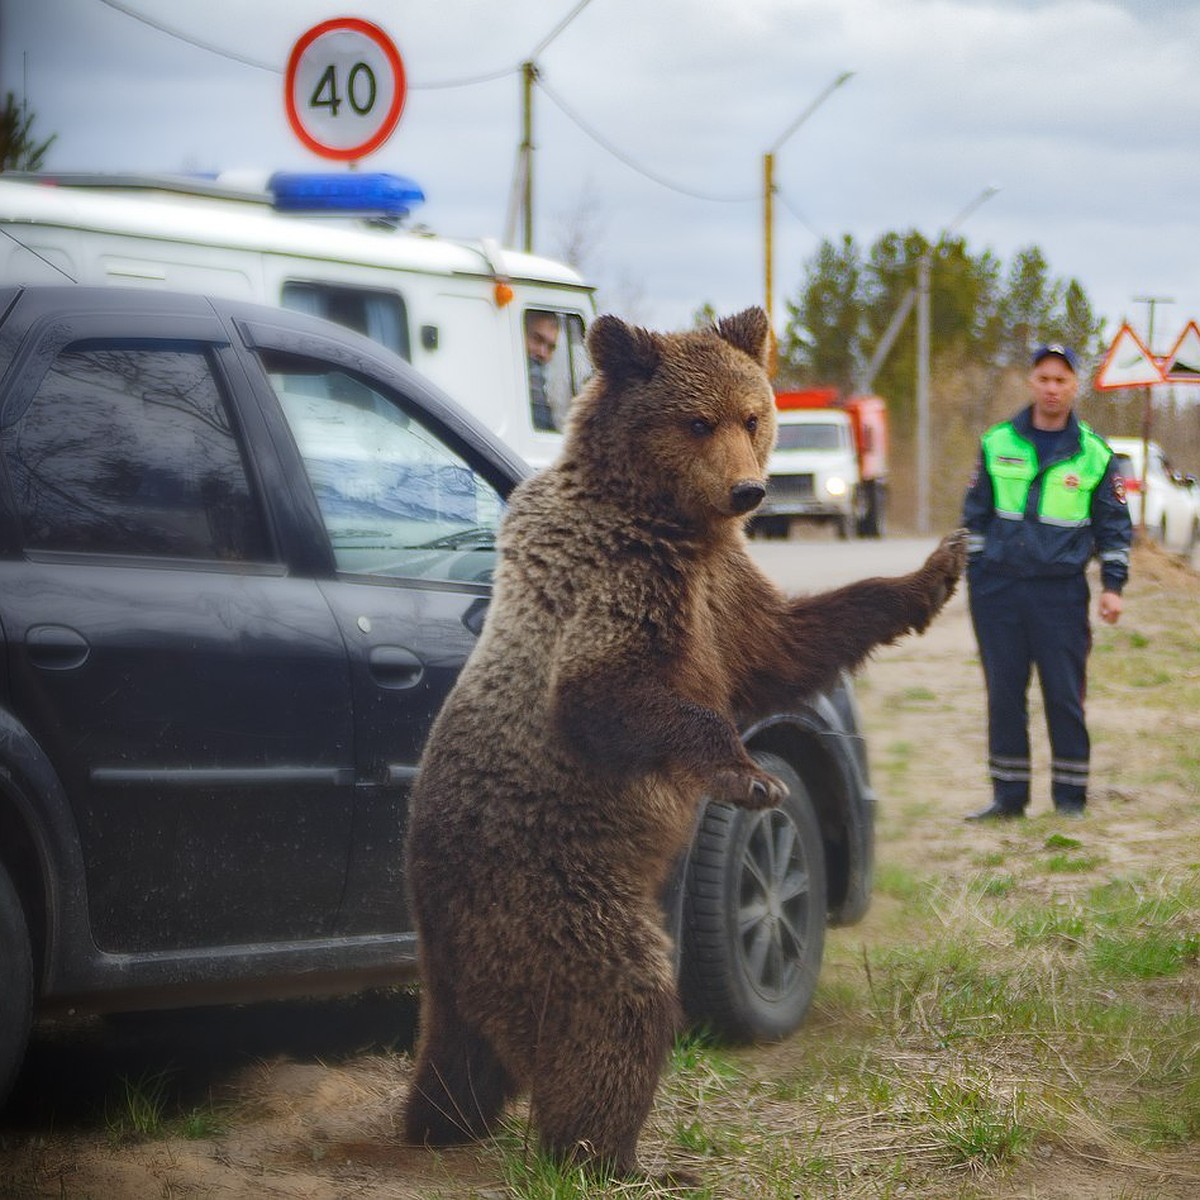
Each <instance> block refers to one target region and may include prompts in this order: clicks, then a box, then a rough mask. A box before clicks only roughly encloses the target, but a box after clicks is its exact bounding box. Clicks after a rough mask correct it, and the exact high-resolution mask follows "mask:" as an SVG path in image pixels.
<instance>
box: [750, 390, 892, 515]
mask: <svg viewBox="0 0 1200 1200" xmlns="http://www.w3.org/2000/svg"><path fill="white" fill-rule="evenodd" d="M775 404H776V407H777V409H778V410H779V411H778V414H777V416H778V426H779V432H778V437H777V439H776V444H775V450H774V451H773V453H772V455H771V459H770V462H769V463H768V467H767V471H768V475H769V478H768V481H767V497H766V499H765V500H764V501H763V504H762V506H761V507H760V508H759V510H758V511H757V513H756V514H755V516H754V518H753V520H752V522H751V525H750V532H751V533H763V534H765V535H767V536H771V535H775V536H779V537H786V536H787V534H788V532H789V530H790V528H791V525H792V522H793V521H807V522H817V523H821V524H831V525H833V526H834V527H835V530H836V532H837V535H838V537H840V538H851V537H882V536H883V534H884V529H885V525H886V514H887V453H888V427H887V405H886V403H885V402H884V400H883V399H882V398H881V397H880V396H849V397H846V398H844V399H843V398H842V396H841V394H840V393H839V392H838V390H837V388H832V387H819V388H808V389H807V390H804V391H795V392H777V393H776V396H775Z"/></svg>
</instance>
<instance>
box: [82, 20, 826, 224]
mask: <svg viewBox="0 0 1200 1200" xmlns="http://www.w3.org/2000/svg"><path fill="white" fill-rule="evenodd" d="M590 2H591V0H580V2H579V3H578V4H577V5H576V6H575V7H574V8H573V9H572V10H571V12H570V13H568V14H567V16H566V17H564V18H563V20H562V21H560V22H559V23H558V24H557V25H556V26H555V27H554V29H552V30H551V31H550V33H549V34H547V35H546V37H544V38H543V39H542V41H541V43H540V44H539V47H538V49H539V50H540V49H541V48H543V47H544V46H546V45H547V44H548V43H549V42H550V41H551V40H552V39H553V38H554V37H555V36H556V35H557V34H558V33H559V32H560V31H561V30H562V28H563V27H564V26H565V25H566V24H567V23H568V22H569V21H570V20H572V19H573V18H574V17H575V16H576V15H577V14H578V13H579V12H580V11H581V10H582V9H583V8H584V7H585V6H586V5H587V4H589V3H590ZM100 3H101V4H105V5H107V6H108V7H109V8H111V9H114V10H115V11H117V12H119V13H121V14H123V15H124V16H127V17H129V18H130V19H131V20H134V21H138V22H140V23H141V24H143V25H147V26H149V27H150V28H151V29H154V30H157V32H159V33H161V34H164V35H166V36H167V37H170V38H174V39H175V40H176V41H180V42H184V43H186V44H187V45H189V46H195V47H196V48H197V49H199V50H205V51H207V52H208V53H210V54H216V55H218V56H220V57H221V58H227V59H230V60H231V61H233V62H237V63H241V64H242V65H243V66H247V67H254V68H255V69H256V70H260V71H270V72H271V73H272V74H275V75H282V74H283V73H284V72H283V69H282V68H281V67H278V66H276V65H275V64H274V63H267V62H262V61H260V60H258V59H254V58H249V57H247V56H246V55H244V54H238V53H236V52H234V51H232V50H227V49H225V48H224V47H223V46H218V45H215V44H214V43H212V42H206V41H202V40H201V39H199V38H195V37H192V36H191V35H190V34H186V33H183V32H181V31H180V30H178V29H172V28H171V27H170V26H168V25H164V24H163V23H162V22H161V21H156V20H154V19H153V18H151V17H148V16H146V15H145V13H140V12H138V11H136V10H135V9H133V8H130V7H129V6H128V5H127V4H123V3H121V0H100ZM535 53H536V52H535ZM520 69H521V68H520V66H519V65H514V66H511V67H502V68H499V69H498V70H495V71H488V72H484V73H482V74H480V75H470V76H464V77H462V78H460V79H442V80H436V81H434V82H430V83H413V82H410V83H409V84H408V86H409V87H410V88H412V89H414V90H417V89H427V90H431V91H432V90H435V89H441V88H456V87H470V86H473V85H475V84H480V83H491V82H494V81H495V80H497V79H503V78H505V77H506V76H508V75H515V74H516V73H517V72H518V71H519V70H520ZM536 78H537V83H538V84H539V85H540V87H541V89H542V91H544V92H545V93H546V96H547V97H548V98H549V99H550V100H551V101H552V102H553V103H554V105H555V106H556V107H557V108H558V109H559V110H560V111H561V112H562V113H563V115H564V116H566V117H567V118H568V120H570V121H571V122H573V123H574V124H575V125H576V126H577V127H578V128H579V129H580V130H582V131H583V132H584V133H585V134H587V136H588V137H590V138H591V139H592V141H594V142H595V143H596V144H597V145H598V146H600V147H601V148H602V149H603V150H606V151H607V152H608V153H609V154H611V155H612V156H613V157H614V158H615V159H617V161H618V162H621V163H623V164H624V165H625V166H627V167H628V168H629V169H630V170H631V171H635V172H637V174H639V175H642V176H644V177H645V178H646V179H649V180H650V181H651V182H652V183H657V184H658V185H659V186H660V187H665V188H667V189H668V190H669V191H672V192H678V193H679V194H680V195H682V196H689V197H691V198H692V199H693V200H705V201H710V202H712V203H716V204H745V203H747V202H748V201H751V200H756V199H757V198H758V197H757V195H756V194H755V193H753V192H747V193H742V194H739V195H716V194H714V193H711V192H700V191H696V190H694V189H692V188H687V187H684V186H682V185H681V184H678V183H674V182H672V181H671V180H669V179H666V178H664V177H663V176H662V175H658V174H656V173H655V172H654V171H651V170H649V169H648V168H646V167H643V166H642V165H641V164H640V163H638V162H635V161H634V160H633V159H632V158H630V156H629V155H627V154H625V153H624V152H623V151H622V150H620V149H618V147H617V146H615V145H614V144H613V143H612V142H610V141H609V140H608V139H607V138H606V137H604V135H603V134H601V133H599V132H598V131H597V130H596V129H594V128H593V127H592V126H591V125H589V124H588V123H587V122H586V121H585V120H584V119H583V118H582V117H581V116H580V115H579V114H578V113H577V112H575V110H574V109H572V108H571V107H570V105H568V104H567V102H566V101H565V100H564V99H563V98H562V97H561V96H560V95H558V93H557V92H555V91H554V90H553V89H552V88H551V87H550V86H549V84H547V83H546V80H545V78H544V77H543V76H542V75H541V74H540V73H539V74H538V75H537V77H536ZM784 202H785V203H787V201H786V199H785V201H784ZM788 207H789V208H792V206H791V205H790V204H788ZM792 213H793V215H794V216H795V217H796V218H797V219H798V220H799V221H800V222H801V224H803V225H804V226H805V227H806V228H807V229H808V230H809V232H810V233H813V235H814V236H819V235H818V234H817V233H816V231H815V230H813V228H812V226H811V225H810V224H809V222H808V220H807V218H806V217H804V216H803V215H802V214H801V213H799V212H798V211H797V210H796V209H794V208H792Z"/></svg>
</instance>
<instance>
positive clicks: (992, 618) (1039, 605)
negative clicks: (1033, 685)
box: [967, 567, 1091, 811]
mask: <svg viewBox="0 0 1200 1200" xmlns="http://www.w3.org/2000/svg"><path fill="white" fill-rule="evenodd" d="M967 578H968V590H969V598H970V606H971V620H972V622H973V623H974V626H975V637H976V639H977V640H978V642H979V654H980V658H981V659H982V662H983V671H984V676H985V678H986V680H987V696H988V770H989V772H990V774H991V777H992V789H993V796H994V799H995V801H996V803H997V804H1000V805H1002V806H1003V807H1004V808H1007V809H1010V810H1014V811H1018V810H1021V809H1024V808H1025V806H1026V805H1027V804H1028V803H1029V775H1030V763H1029V709H1028V703H1027V698H1028V694H1029V680H1030V668H1031V667H1032V666H1034V665H1036V666H1037V672H1038V679H1039V681H1040V683H1041V687H1042V700H1043V703H1044V706H1045V710H1046V723H1047V725H1048V726H1049V731H1050V751H1051V763H1050V778H1051V792H1052V795H1053V799H1054V804H1055V806H1056V807H1057V808H1060V809H1078V808H1080V807H1082V806H1083V804H1084V802H1085V800H1086V798H1087V783H1088V758H1089V751H1090V743H1089V741H1088V732H1087V725H1086V724H1085V722H1084V713H1083V701H1084V690H1085V686H1086V679H1087V675H1086V672H1087V656H1088V650H1089V649H1090V648H1091V630H1090V628H1089V626H1088V585H1087V579H1086V578H1085V577H1084V576H1083V575H1082V574H1079V575H1074V576H1068V577H1066V578H1062V579H1009V578H1006V577H1004V576H998V575H992V574H988V573H986V572H984V571H981V570H980V569H979V568H978V567H973V568H971V569H970V570H969V571H968V576H967Z"/></svg>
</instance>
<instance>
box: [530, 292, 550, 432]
mask: <svg viewBox="0 0 1200 1200" xmlns="http://www.w3.org/2000/svg"><path fill="white" fill-rule="evenodd" d="M556 349H558V314H557V313H552V312H540V311H538V310H536V309H534V310H531V311H529V312H527V313H526V314H525V352H526V354H527V356H528V358H529V408H530V411H531V412H532V414H533V427H534V429H538V430H543V431H553V430H555V429H557V428H558V425H557V424H556V422H555V420H554V409H553V407H552V406H551V404H550V391H549V378H548V375H547V368H548V367H549V365H550V360H551V359H552V358H553V357H554V351H555V350H556Z"/></svg>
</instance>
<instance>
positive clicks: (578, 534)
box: [405, 309, 963, 1174]
mask: <svg viewBox="0 0 1200 1200" xmlns="http://www.w3.org/2000/svg"><path fill="white" fill-rule="evenodd" d="M767 332H768V331H767V323H766V317H765V315H764V314H763V313H762V311H761V310H759V309H749V310H747V311H746V312H744V313H741V314H739V315H738V316H736V317H731V318H728V319H726V320H723V321H721V322H720V323H719V324H718V325H717V326H716V327H715V328H713V329H709V330H704V331H700V332H690V333H681V334H667V335H660V334H652V333H649V332H647V331H645V330H641V329H636V328H632V327H629V326H627V325H625V324H623V323H622V322H621V321H619V320H617V319H616V318H614V317H601V318H599V319H598V320H597V321H596V322H595V323H594V324H593V326H592V328H591V331H590V334H589V337H588V348H589V351H590V352H591V357H592V362H593V365H594V367H595V375H594V376H593V378H592V380H591V381H590V383H589V384H588V386H587V387H586V389H585V390H584V391H583V393H582V394H581V395H580V396H579V397H578V398H577V399H576V401H575V403H574V406H573V410H572V417H571V422H570V427H569V429H568V433H567V439H566V444H565V447H564V450H563V453H562V456H561V457H560V459H559V461H558V462H557V463H556V464H555V465H554V466H553V467H551V468H550V469H549V470H547V471H545V472H543V473H542V474H540V475H538V476H536V477H535V478H533V479H531V480H528V481H526V482H525V483H523V484H522V485H521V486H520V487H519V488H518V489H517V490H516V491H515V492H514V494H513V496H512V499H511V506H510V509H509V512H508V514H507V517H506V518H505V521H504V525H503V528H502V531H501V538H500V548H501V554H500V564H499V568H498V570H497V573H496V587H495V594H494V598H493V601H492V605H491V609H490V612H489V614H488V618H487V621H486V624H485V627H484V630H483V634H482V636H481V638H480V640H479V644H478V646H477V647H476V649H475V652H474V653H473V654H472V656H471V658H470V661H469V662H468V663H467V665H466V667H465V669H464V670H463V673H462V675H461V677H460V679H459V681H458V683H457V686H456V687H455V688H454V691H453V692H452V693H451V695H450V697H449V698H448V700H447V701H446V704H445V706H444V708H443V710H442V712H441V713H440V715H439V717H438V719H437V721H436V723H435V725H434V729H433V732H432V734H431V735H430V739H429V742H428V745H427V747H426V750H425V754H424V758H423V760H422V766H421V774H420V777H419V780H418V783H417V785H416V787H415V789H414V794H413V800H412V810H411V819H410V828H409V840H408V851H407V853H408V880H409V886H410V888H411V893H412V901H413V906H414V911H415V913H416V917H417V928H418V931H419V935H420V953H421V978H422V995H421V1026H420V1040H419V1045H418V1050H417V1063H416V1073H415V1080H414V1083H413V1086H412V1089H411V1091H410V1093H409V1096H408V1100H407V1106H406V1113H405V1125H406V1135H407V1137H408V1138H409V1140H410V1141H413V1142H416V1143H427V1144H431V1145H444V1144H447V1143H454V1142H460V1141H464V1140H467V1139H470V1138H475V1137H479V1136H482V1135H483V1134H485V1133H486V1132H487V1131H488V1130H489V1129H490V1128H491V1127H492V1125H493V1123H494V1121H495V1119H496V1117H497V1116H498V1115H499V1113H500V1110H501V1108H502V1106H503V1105H504V1103H505V1101H506V1100H507V1099H508V1098H510V1097H511V1096H513V1095H515V1094H516V1093H517V1092H518V1091H524V1090H528V1091H530V1092H531V1093H532V1114H533V1120H534V1123H535V1124H536V1126H537V1128H538V1130H539V1132H540V1137H541V1142H542V1145H543V1147H544V1148H545V1149H547V1150H548V1151H549V1152H551V1153H552V1154H555V1155H558V1156H561V1157H564V1158H575V1159H582V1160H584V1161H587V1162H590V1163H592V1164H593V1165H596V1166H599V1167H602V1168H604V1169H608V1170H613V1171H616V1172H617V1173H621V1174H633V1173H635V1172H636V1146H637V1139H638V1133H639V1131H640V1129H641V1127H642V1124H643V1122H644V1121H645V1119H646V1116H647V1114H648V1113H649V1111H650V1106H651V1103H652V1101H653V1097H654V1091H655V1087H656V1084H657V1081H658V1077H659V1073H660V1070H661V1069H662V1066H663V1063H664V1060H665V1058H666V1055H667V1053H668V1049H669V1047H670V1044H671V1040H672V1037H673V1035H674V1034H675V1032H676V1029H677V1027H678V1024H679V1017H680V1010H679V1003H678V1000H677V996H676V984H675V979H674V975H673V970H672V953H671V946H670V944H669V940H668V938H667V935H666V934H665V933H664V930H663V918H662V913H661V910H660V907H659V896H660V894H661V891H662V888H663V884H664V881H665V879H666V878H667V875H668V872H669V871H670V870H671V869H672V865H673V864H674V863H675V861H676V859H677V858H678V856H679V855H680V854H681V853H682V851H683V850H684V849H685V848H686V846H687V843H688V840H689V838H690V836H691V833H692V830H693V826H694V823H695V820H696V816H697V810H698V805H699V804H700V802H701V798H702V797H703V796H705V795H707V796H710V797H714V798H717V799H720V800H724V801H727V802H730V803H733V804H737V805H742V806H745V807H750V808H756V807H764V806H768V805H772V804H776V803H778V802H779V800H780V799H781V798H782V797H783V794H784V790H783V786H782V784H781V783H780V782H779V781H778V780H776V779H775V778H774V777H773V776H771V775H769V774H767V773H766V772H765V771H763V770H762V769H761V768H760V767H758V766H757V765H756V764H755V763H754V762H753V760H752V759H751V758H750V757H749V755H748V754H747V752H746V749H745V748H744V746H743V744H742V741H741V739H740V738H739V736H738V722H739V721H741V720H748V719H750V718H752V717H754V716H755V715H760V714H764V713H766V712H768V711H770V710H772V709H774V708H779V707H785V706H787V705H788V704H790V703H794V702H795V700H796V698H797V697H798V696H801V695H804V694H806V693H811V692H813V691H815V690H817V689H818V688H821V687H822V686H824V685H826V684H828V683H830V682H831V681H832V680H833V678H834V677H835V675H836V673H837V672H838V671H840V670H841V669H842V668H853V667H855V666H857V665H859V664H860V663H861V662H862V661H863V660H864V659H865V658H866V656H867V655H868V654H869V653H870V651H871V650H872V649H873V648H874V647H875V646H878V645H880V644H881V643H885V642H890V641H892V640H894V639H895V638H897V637H899V636H900V635H902V634H904V633H906V632H909V631H914V630H916V631H919V630H923V629H924V628H925V627H926V625H927V624H928V623H929V621H930V620H931V619H932V618H933V616H934V615H935V614H936V613H937V611H938V610H939V608H940V607H941V606H942V604H943V603H944V602H945V601H946V599H947V598H948V597H949V595H950V594H951V592H952V591H953V590H954V586H955V583H956V581H957V579H958V576H959V574H960V572H961V570H962V563H963V544H962V539H961V537H959V536H958V535H952V536H951V537H950V538H947V539H946V540H945V541H944V542H943V543H942V544H941V546H940V547H939V548H938V549H937V550H936V551H935V552H934V554H933V555H932V556H931V557H930V558H929V560H928V561H927V562H926V563H925V565H924V566H923V567H922V568H921V569H920V570H918V571H916V572H914V573H913V574H911V575H907V576H904V577H901V578H898V579H894V580H890V579H871V580H866V581H863V582H861V583H856V584H852V585H850V586H848V587H843V588H840V589H838V590H836V591H832V592H828V593H826V594H823V595H818V596H814V597H811V598H798V599H788V598H786V597H785V596H783V595H782V594H781V593H780V592H779V591H778V590H777V589H776V588H775V587H774V586H773V585H772V584H771V583H770V582H769V581H768V580H767V579H766V578H765V577H764V576H763V575H762V574H761V573H760V572H759V570H758V569H757V568H756V567H755V565H754V564H753V562H752V561H751V559H750V558H749V556H748V555H747V553H746V547H745V540H744V534H743V531H742V525H743V521H744V518H745V515H746V513H747V512H749V511H750V510H751V509H752V508H753V507H755V505H757V504H758V502H759V501H760V500H761V499H762V497H763V494H764V483H765V466H766V461H767V455H768V452H769V451H770V449H771V446H772V443H773V441H774V437H775V418H774V404H773V396H772V392H771V387H770V384H769V382H768V379H767V375H766V373H765V371H764V361H765V355H766V352H767Z"/></svg>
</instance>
